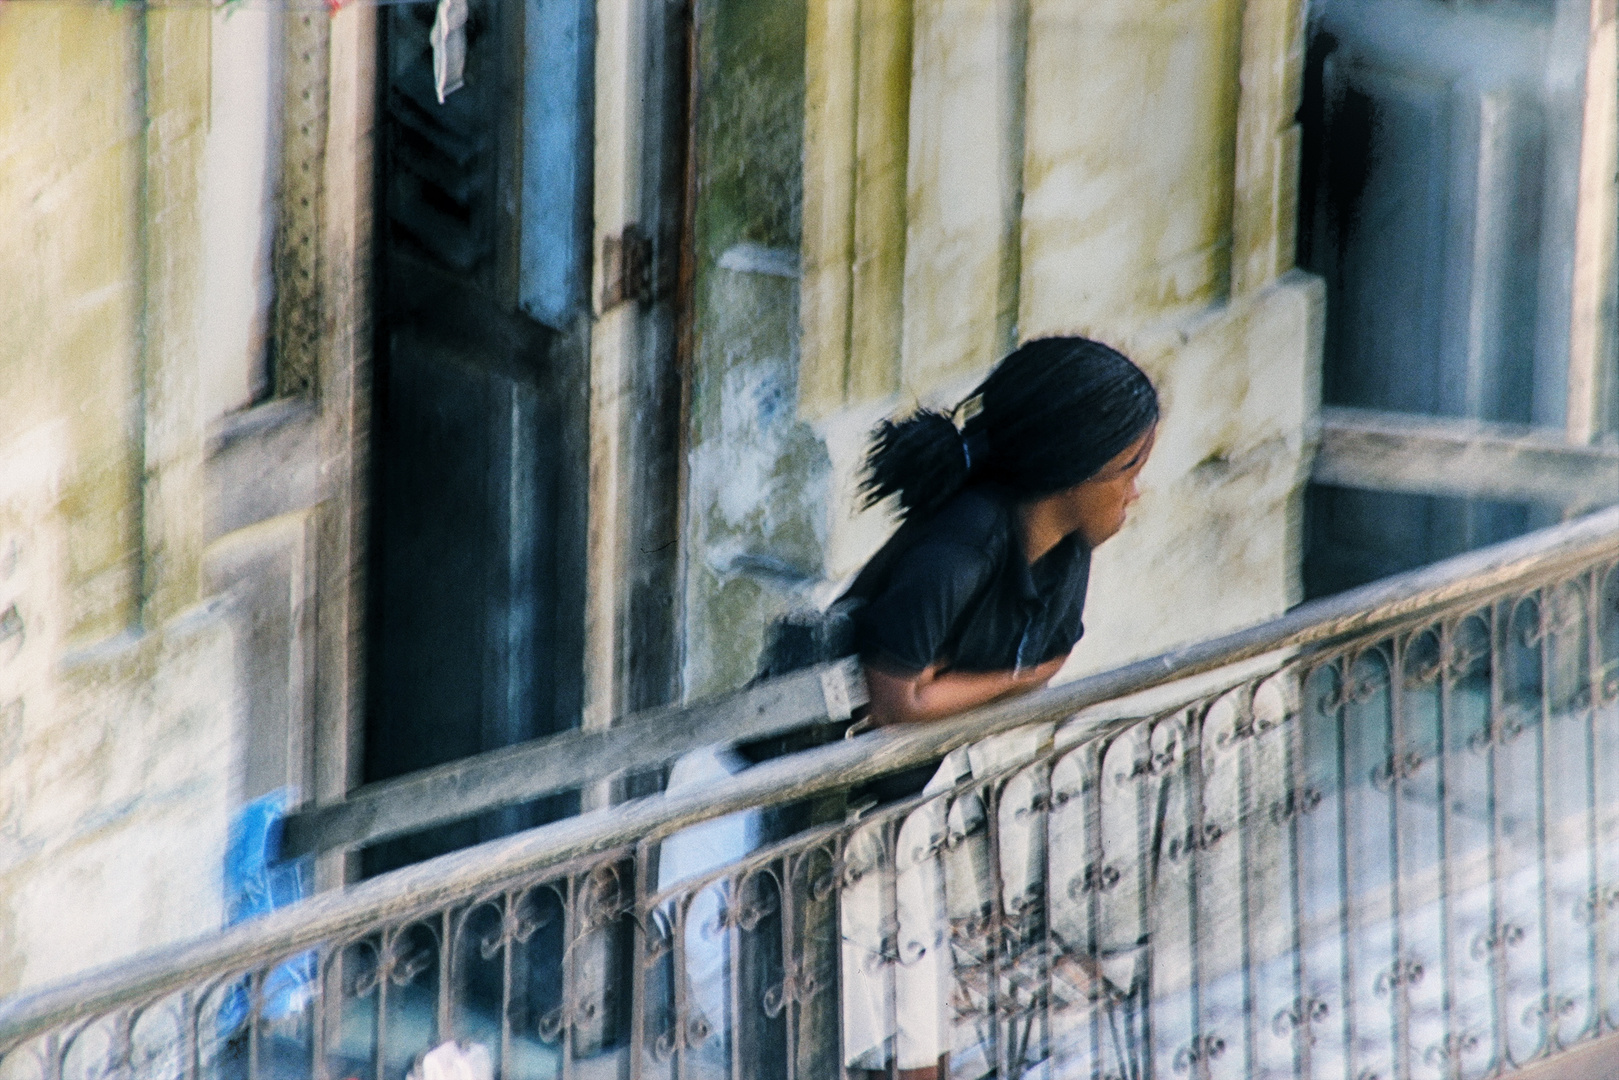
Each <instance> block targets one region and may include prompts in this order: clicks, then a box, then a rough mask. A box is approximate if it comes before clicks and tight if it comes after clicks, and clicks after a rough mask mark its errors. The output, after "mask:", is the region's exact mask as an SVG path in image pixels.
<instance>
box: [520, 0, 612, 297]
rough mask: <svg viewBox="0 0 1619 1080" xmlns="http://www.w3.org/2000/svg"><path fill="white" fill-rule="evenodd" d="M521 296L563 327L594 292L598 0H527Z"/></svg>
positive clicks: (524, 71) (525, 19)
mask: <svg viewBox="0 0 1619 1080" xmlns="http://www.w3.org/2000/svg"><path fill="white" fill-rule="evenodd" d="M523 30H524V32H523V37H524V70H523V187H522V198H523V205H522V222H523V226H522V228H523V232H522V252H521V262H520V266H519V279H518V289H519V301H520V303H521V304H522V307H523V310H524V311H525V312H527V313H528V314H529V315H530V316H532V317H533V318H535V319H538V320H539V321H540V322H542V323H545V324H546V325H547V326H552V327H555V328H557V329H564V328H565V327H566V326H567V325H568V324H569V323H570V322H571V321H572V320H573V317H574V316H575V314H576V313H577V312H578V311H579V310H580V309H581V308H582V307H583V305H584V304H585V302H586V301H587V299H588V296H589V290H588V282H589V277H588V275H589V268H590V226H591V206H590V180H591V165H592V162H591V145H592V143H591V130H592V120H593V110H594V101H595V94H594V81H595V62H594V61H595V54H596V20H595V3H594V2H593V0H527V2H526V4H525V5H524V26H523Z"/></svg>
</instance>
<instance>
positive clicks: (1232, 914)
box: [0, 510, 1619, 1080]
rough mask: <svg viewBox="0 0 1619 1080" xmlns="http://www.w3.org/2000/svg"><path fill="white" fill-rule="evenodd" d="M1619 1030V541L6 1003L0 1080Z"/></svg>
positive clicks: (614, 1065)
mask: <svg viewBox="0 0 1619 1080" xmlns="http://www.w3.org/2000/svg"><path fill="white" fill-rule="evenodd" d="M1193 676H1196V678H1192V677H1193ZM941 759H942V760H943V762H944V765H943V766H942V767H941V768H940V770H939V771H938V772H937V773H936V774H935V776H934V780H933V782H932V783H931V784H930V785H929V786H928V787H927V788H926V789H925V790H923V792H922V793H921V794H918V795H913V796H911V797H908V798H905V799H902V800H899V801H893V802H889V803H886V804H884V803H876V804H875V805H874V804H873V803H872V802H871V800H869V799H865V798H864V797H863V796H862V785H867V784H869V783H870V782H872V781H874V780H878V779H879V778H881V777H884V776H887V775H890V774H893V773H895V772H897V771H899V770H903V769H908V768H914V767H917V766H922V765H927V764H929V763H932V762H937V761H940V760H941ZM761 837H762V838H764V839H763V841H761V840H760V838H761ZM772 837H783V838H782V839H774V840H772V839H770V838H772ZM1616 1027H1619V510H1609V511H1604V512H1602V513H1600V514H1596V515H1592V516H1590V517H1587V518H1584V519H1582V520H1579V521H1575V522H1571V523H1568V524H1565V525H1562V526H1559V527H1557V528H1554V529H1550V530H1547V531H1544V532H1542V533H1538V534H1535V535H1533V536H1530V537H1526V538H1524V539H1522V540H1518V541H1514V542H1512V543H1509V544H1504V545H1500V546H1498V547H1496V548H1493V549H1489V550H1487V551H1482V552H1476V553H1473V554H1471V555H1467V556H1463V557H1461V558H1458V559H1455V560H1451V561H1449V562H1446V563H1443V564H1439V565H1437V566H1434V567H1430V568H1428V569H1425V570H1422V571H1418V572H1416V573H1412V574H1407V575H1403V576H1401V577H1398V578H1392V579H1389V580H1387V581H1384V582H1381V583H1379V584H1377V585H1375V586H1371V587H1368V588H1366V589H1362V590H1358V591H1356V592H1353V593H1347V594H1343V595H1341V596H1338V597H1334V598H1332V599H1330V600H1327V601H1322V602H1316V603H1312V604H1307V605H1304V606H1302V607H1300V608H1298V609H1296V610H1295V611H1293V612H1291V613H1290V614H1288V615H1287V616H1285V617H1283V618H1280V619H1277V620H1275V621H1273V622H1270V623H1267V624H1264V625H1261V626H1258V627H1254V628H1251V629H1248V630H1245V631H1242V632H1239V633H1237V634H1233V635H1229V636H1227V637H1223V638H1219V639H1216V640H1211V641H1206V642H1201V643H1199V644H1197V645H1194V646H1191V647H1188V648H1185V649H1181V650H1178V651H1176V652H1172V653H1169V654H1166V655H1164V656H1161V657H1157V658H1155V659H1153V660H1149V661H1143V662H1141V663H1138V664H1134V665H1131V666H1129V667H1126V668H1122V669H1119V670H1117V671H1113V672H1109V673H1106V674H1103V675H1098V676H1095V677H1091V678H1087V679H1083V680H1080V681H1078V682H1075V683H1071V684H1068V685H1066V686H1063V687H1058V688H1054V689H1051V690H1048V691H1044V692H1042V693H1040V694H1038V695H1034V696H1031V697H1028V698H1025V699H1022V700H1019V701H1016V702H1011V703H1007V704H1004V705H1001V706H997V707H994V708H989V709H984V710H980V711H978V712H975V713H973V714H970V715H967V716H963V717H960V718H957V719H953V720H950V721H945V722H941V723H938V724H932V725H926V726H922V727H917V728H914V729H907V730H892V729H891V730H883V731H879V732H876V733H873V734H870V735H866V736H862V737H860V738H858V739H853V740H849V741H845V742H842V743H839V744H836V745H832V746H827V747H822V748H820V749H817V750H813V751H809V752H806V753H803V754H798V755H793V756H791V757H786V758H781V759H777V760H775V761H770V762H767V763H765V764H763V765H759V766H756V767H754V768H752V769H749V770H747V771H745V772H743V773H741V774H739V775H737V776H735V777H732V778H731V779H729V780H725V781H722V782H719V783H716V784H713V785H710V786H708V787H706V788H704V789H701V790H693V791H688V792H679V791H675V792H669V793H665V794H663V795H660V796H656V797H653V798H649V799H643V800H639V801H637V802H633V803H629V804H626V805H623V806H619V807H614V808H612V809H610V810H606V811H600V812H596V813H592V814H587V815H583V816H581V817H578V818H573V819H569V820H566V821H562V822H558V823H556V824H552V825H548V826H545V827H543V828H539V829H535V830H532V831H530V832H527V833H524V834H520V835H517V836H514V837H510V838H507V839H504V840H499V841H495V842H492V843H489V844H485V845H482V846H480V847H478V848H473V849H469V850H467V851H464V852H460V853H456V854H453V855H448V856H444V857H442V858H439V859H435V860H433V861H431V862H427V863H423V864H420V865H418V866H414V867H411V868H408V869H405V870H401V871H397V872H394V873H392V874H388V875H385V876H383V877H379V878H376V879H373V880H371V881H368V882H365V883H363V884H361V885H358V886H356V887H353V888H351V889H349V890H346V891H344V892H341V893H333V894H326V895H321V896H318V897H315V898H314V899H311V900H308V901H306V902H304V903H302V904H300V905H298V906H297V907H295V908H292V909H287V910H284V911H281V912H277V913H275V914H273V915H271V916H269V917H267V918H265V919H263V920H261V921H259V922H256V923H253V924H249V925H244V926H240V927H237V928H235V929H232V930H230V931H228V932H226V933H223V934H220V935H218V936H216V937H213V938H210V939H207V940H204V941H199V942H197V943H194V944H191V945H186V946H182V947H179V948H176V949H172V950H169V951H166V952H163V953H159V954H154V955H152V956H149V957H146V958H144V959H141V960H137V961H134V962H131V963H128V964H124V965H120V966H118V967H115V968H112V969H109V970H106V971H104V972H101V973H96V974H92V975H89V976H86V977H84V978H82V979H80V980H77V981H75V982H73V983H70V984H67V985H64V986H61V987H57V988H52V989H47V990H43V991H40V992H38V993H36V994H33V995H31V996H29V997H25V998H20V999H15V1000H13V1001H11V1002H8V1003H5V1004H4V1005H3V1006H0V1054H3V1056H0V1080H100V1078H101V1077H112V1076H116V1077H120V1078H134V1077H163V1078H169V1077H172V1078H174V1080H182V1078H184V1080H193V1078H203V1077H207V1078H213V1077H218V1078H221V1080H224V1078H227V1077H228V1078H232V1080H235V1078H241V1080H260V1078H265V1080H268V1078H272V1077H275V1078H279V1077H305V1076H309V1077H321V1078H330V1080H347V1078H350V1077H353V1078H365V1080H371V1078H376V1080H401V1078H402V1077H404V1076H405V1075H406V1074H407V1073H408V1072H409V1071H410V1070H411V1069H412V1068H413V1066H414V1065H415V1063H416V1062H418V1061H419V1059H420V1058H421V1056H422V1054H423V1053H424V1052H425V1051H427V1050H428V1049H430V1048H432V1047H434V1046H437V1045H439V1044H441V1043H442V1042H444V1041H446V1040H450V1039H457V1040H462V1045H463V1046H464V1047H467V1048H468V1049H469V1050H470V1049H471V1044H478V1045H479V1046H481V1047H482V1051H479V1053H485V1052H486V1053H487V1054H488V1056H489V1060H490V1062H491V1063H492V1067H493V1070H494V1075H495V1076H497V1077H500V1078H502V1080H529V1078H542V1077H547V1078H548V1077H578V1078H581V1080H584V1078H590V1077H597V1076H603V1077H606V1076H612V1077H626V1076H628V1077H660V1078H661V1077H671V1078H673V1077H699V1076H700V1077H710V1076H712V1077H738V1078H741V1077H747V1078H756V1077H783V1078H802V1080H819V1078H823V1077H835V1076H839V1075H846V1074H847V1072H848V1071H849V1070H851V1069H871V1070H876V1071H879V1072H891V1071H892V1070H894V1069H896V1068H912V1067H916V1066H918V1065H922V1064H926V1063H928V1062H929V1061H930V1060H936V1058H935V1055H941V1054H942V1055H948V1067H949V1073H950V1075H951V1076H957V1077H980V1076H985V1075H996V1076H1000V1077H1042V1078H1057V1077H1087V1078H1092V1080H1100V1078H1120V1080H1137V1078H1145V1077H1159V1078H1163V1080H1170V1078H1174V1077H1181V1076H1186V1077H1201V1078H1215V1077H1244V1078H1248V1077H1257V1078H1271V1077H1275V1078H1280V1077H1339V1078H1344V1080H1372V1078H1374V1077H1375V1078H1378V1080H1395V1078H1400V1077H1411V1078H1426V1077H1435V1078H1443V1077H1457V1078H1473V1077H1485V1076H1494V1075H1498V1074H1500V1073H1504V1072H1509V1071H1512V1070H1513V1069H1516V1068H1519V1067H1522V1066H1524V1065H1526V1064H1528V1063H1530V1062H1533V1061H1537V1060H1544V1059H1547V1058H1549V1057H1553V1056H1555V1055H1556V1054H1558V1053H1559V1052H1560V1051H1562V1050H1564V1049H1567V1048H1570V1047H1573V1046H1575V1045H1577V1044H1581V1043H1583V1042H1586V1041H1589V1040H1592V1039H1594V1038H1596V1037H1598V1036H1600V1035H1602V1034H1605V1033H1607V1032H1609V1031H1612V1030H1614V1029H1615V1028H1616Z"/></svg>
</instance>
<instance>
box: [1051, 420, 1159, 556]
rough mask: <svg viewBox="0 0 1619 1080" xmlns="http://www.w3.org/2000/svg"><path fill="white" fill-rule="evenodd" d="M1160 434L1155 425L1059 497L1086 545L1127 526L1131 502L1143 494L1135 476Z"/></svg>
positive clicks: (1099, 540) (1092, 545)
mask: <svg viewBox="0 0 1619 1080" xmlns="http://www.w3.org/2000/svg"><path fill="white" fill-rule="evenodd" d="M1157 437H1158V425H1157V424H1153V425H1152V426H1151V427H1149V428H1148V429H1147V430H1146V432H1145V433H1144V434H1143V435H1142V436H1141V438H1139V439H1137V440H1136V441H1135V442H1133V443H1131V444H1130V445H1129V446H1126V447H1125V448H1124V449H1123V450H1120V451H1119V453H1118V454H1117V455H1116V456H1115V457H1114V458H1113V460H1112V461H1109V462H1108V463H1107V464H1106V465H1104V466H1102V471H1101V472H1099V473H1097V474H1096V475H1095V476H1093V477H1091V478H1090V479H1089V480H1086V481H1085V482H1084V483H1081V484H1075V485H1074V486H1073V487H1071V488H1069V489H1068V490H1067V491H1064V492H1060V493H1058V495H1057V496H1056V498H1057V499H1060V500H1061V504H1062V508H1063V511H1064V515H1063V516H1064V517H1065V518H1066V519H1067V521H1066V524H1067V525H1068V526H1069V531H1071V532H1077V533H1078V534H1079V537H1080V539H1081V540H1083V541H1085V544H1086V546H1087V547H1092V548H1094V547H1096V546H1097V545H1098V544H1100V543H1101V542H1102V541H1104V540H1106V539H1108V538H1109V537H1111V536H1113V534H1115V533H1117V532H1118V531H1119V530H1120V529H1122V528H1124V519H1125V515H1126V513H1127V512H1128V511H1129V509H1130V505H1131V504H1132V503H1134V502H1135V501H1136V500H1137V499H1138V498H1140V497H1141V492H1140V491H1138V490H1137V489H1136V477H1138V476H1140V475H1141V467H1142V466H1143V465H1145V464H1147V457H1148V455H1150V454H1151V453H1152V444H1153V442H1154V440H1156V439H1157Z"/></svg>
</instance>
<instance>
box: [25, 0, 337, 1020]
mask: <svg viewBox="0 0 1619 1080" xmlns="http://www.w3.org/2000/svg"><path fill="white" fill-rule="evenodd" d="M345 17H347V18H349V19H350V22H351V24H353V25H358V23H357V22H355V21H354V20H353V19H352V17H348V16H345ZM283 19H284V17H283V16H282V15H281V14H280V13H279V12H270V11H258V10H243V11H239V12H234V13H231V14H229V15H227V14H224V13H220V14H215V13H213V12H210V11H209V10H208V9H206V8H200V7H184V6H181V7H170V8H153V9H150V10H147V11H142V10H141V9H139V8H135V7H130V8H125V9H122V10H120V9H116V8H109V7H105V6H90V5H76V4H75V5H68V4H62V5H50V4H39V5H32V4H31V5H17V4H9V5H5V6H4V8H0V220H4V221H5V222H6V226H5V228H4V229H0V326H3V327H4V328H5V332H4V334H0V418H3V421H0V994H6V993H10V992H12V991H15V990H17V989H19V988H21V987H24V986H29V985H33V984H37V983H39V982H41V981H44V980H49V979H54V978H59V977H62V976H64V975H67V974H70V973H72V972H74V971H76V970H78V969H81V968H83V967H86V966H91V965H94V964H99V963H105V962H108V961H111V960H115V959H118V958H120V957H123V956H127V955H129V954H130V953H132V952H135V951H138V950H141V949H145V948H150V947H152V946H155V945H158V944H162V943H166V942H169V941H173V940H175V939H178V938H184V937H191V936H195V935H196V934H198V933H199V932H204V931H207V930H209V929H212V928H214V927H217V926H218V925H219V924H220V922H221V919H222V912H223V909H222V899H223V896H222V884H223V875H222V868H223V853H224V845H225V840H226V836H227V832H228V828H229V823H230V819H231V816H232V813H233V812H234V809H235V808H236V807H237V806H239V805H240V803H241V801H242V800H243V799H244V798H245V797H249V796H251V795H255V794H258V793H260V792H261V791H263V790H267V789H269V788H272V787H280V786H283V785H286V784H289V783H291V784H294V785H297V784H299V783H300V782H301V781H302V780H303V779H304V778H305V777H306V776H307V775H308V770H307V768H306V765H307V762H306V761H305V760H303V757H305V756H307V754H306V749H307V744H308V739H307V738H306V737H305V735H304V732H303V731H302V730H301V729H299V725H301V724H304V723H305V722H306V714H307V712H308V711H309V710H308V709H307V708H306V706H305V704H304V703H303V702H302V701H301V700H293V699H299V698H301V697H303V696H305V695H306V694H307V688H308V687H309V686H310V685H311V684H312V681H313V675H312V674H311V672H312V668H313V665H312V663H310V662H309V658H308V656H307V655H306V653H307V652H308V651H309V650H308V647H309V644H310V639H311V637H312V635H313V629H312V627H313V608H314V603H313V600H312V597H313V595H314V593H315V581H316V579H317V578H318V576H319V575H318V574H317V573H316V572H315V567H316V562H315V559H314V553H315V552H316V550H317V549H318V548H322V547H324V548H327V549H329V548H331V547H332V545H331V544H329V543H327V542H325V541H323V540H322V539H321V535H322V531H323V530H324V531H325V532H328V533H330V532H333V531H336V530H337V529H338V528H340V526H341V523H340V522H337V523H333V522H331V521H330V520H323V519H322V518H321V516H320V513H319V511H318V507H317V509H316V510H315V511H311V509H310V508H311V505H312V504H317V503H318V502H319V500H321V499H322V498H326V499H327V500H328V503H330V502H331V499H332V496H333V493H334V491H338V489H337V488H336V487H335V486H334V485H336V484H337V483H338V481H339V480H341V479H342V477H343V476H344V475H345V469H343V468H332V467H327V468H317V467H316V466H317V465H318V464H319V463H320V452H321V448H322V442H323V439H324V440H327V441H329V435H330V432H331V431H332V430H334V426H335V425H337V424H338V422H339V420H340V419H341V415H342V412H343V409H344V408H345V407H346V406H347V405H348V404H351V403H352V399H353V395H352V393H351V392H350V391H349V390H348V389H347V388H346V387H345V385H344V384H343V381H342V380H339V379H331V378H328V379H326V381H325V384H324V386H323V389H324V390H325V391H326V395H327V396H326V398H325V400H324V401H322V402H319V403H317V402H315V401H312V400H311V401H305V402H302V403H300V402H298V401H278V402H264V403H263V404H256V403H258V402H260V401H261V400H262V399H263V396H264V394H265V393H266V392H267V389H268V383H269V374H270V372H269V366H268V359H267V351H266V341H267V339H268V335H269V333H270V330H269V325H270V318H271V309H272V298H273V294H274V289H273V284H272V280H271V274H270V265H269V263H270V259H269V249H270V246H271V243H272V240H273V236H274V230H275V226H276V221H277V212H278V211H277V206H278V199H277V192H276V182H275V178H276V177H277V176H279V175H280V173H281V162H280V161H279V154H280V148H279V143H278V137H279V136H278V125H279V117H280V116H281V112H282V102H281V95H282V89H283V88H282V82H281V71H280V67H281V59H280V58H281V55H282V48H283V46H282V42H281V37H282V26H283ZM322 19H324V17H322ZM336 24H337V23H336V21H334V25H336ZM350 36H351V37H352V36H353V34H352V26H351V30H350ZM318 89H319V90H321V91H324V89H325V85H324V83H322V85H321V86H320V87H319V88H318ZM353 159H354V155H353V154H352V153H351V154H350V155H349V160H350V161H352V160H353ZM310 165H311V167H312V168H315V169H317V170H318V169H319V167H320V165H321V162H320V161H318V160H314V161H311V162H310ZM362 166H363V163H362ZM327 184H328V187H330V186H332V185H331V177H327ZM339 186H341V185H339ZM351 186H352V185H351ZM363 202H364V200H363V198H362V204H363ZM347 209H348V211H349V216H350V217H351V218H354V219H355V221H356V222H359V223H363V220H364V219H363V215H355V214H354V213H353V210H354V208H353V207H352V206H351V207H348V208H347ZM340 232H341V233H342V235H344V236H347V237H349V241H348V244H349V247H351V248H352V246H353V244H352V232H351V230H348V229H344V230H341V231H340ZM352 269H353V267H352V265H350V266H343V265H342V263H341V261H340V260H339V261H338V262H337V263H336V264H334V270H338V271H341V272H342V273H343V274H345V275H347V276H352ZM351 291H352V290H351ZM341 311H342V309H341V306H340V305H334V313H341ZM351 366H352V365H351ZM317 413H318V414H319V415H320V416H321V417H322V419H321V420H320V421H319V422H318V423H317V422H316V421H315V419H314V418H315V417H316V416H317ZM289 431H291V433H292V435H293V438H292V439H291V440H288V439H287V438H286V435H287V433H288V432H289ZM278 434H279V435H280V436H281V438H280V441H279V442H278V441H277V439H276V436H277V435H278ZM340 464H341V463H340ZM338 494H339V496H341V492H340V491H339V492H338ZM337 501H342V500H341V497H339V498H338V499H337ZM321 505H326V504H321ZM332 516H333V515H331V514H327V515H326V519H330V518H331V517H332ZM339 516H340V515H339ZM332 628H333V630H335V631H338V632H339V633H341V632H342V623H341V621H334V622H333V623H332ZM337 660H338V664H337V666H338V667H339V668H342V666H343V665H342V656H341V654H339V655H338V657H337ZM345 678H346V673H345ZM271 714H276V715H271ZM267 737H268V739H269V740H270V742H271V743H274V742H276V741H277V740H279V741H280V743H281V744H282V745H269V746H266V745H265V742H266V738H267Z"/></svg>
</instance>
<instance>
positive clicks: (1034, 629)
mask: <svg viewBox="0 0 1619 1080" xmlns="http://www.w3.org/2000/svg"><path fill="white" fill-rule="evenodd" d="M1016 506H1017V504H1016V501H1015V499H1014V497H1013V495H1012V493H1011V492H1010V491H1008V490H1007V489H1005V488H1002V487H1000V486H998V485H990V484H978V485H974V486H973V487H969V488H967V489H966V490H964V491H962V492H961V494H959V495H957V496H956V497H955V498H954V499H952V500H951V501H950V502H949V503H947V504H946V505H945V507H944V509H942V510H940V511H939V512H938V513H937V514H935V515H934V516H933V517H931V518H929V519H927V520H925V521H922V522H917V523H907V524H906V525H905V526H904V527H903V528H902V529H901V530H900V532H899V533H897V534H896V535H895V537H894V540H893V541H890V548H885V549H884V550H883V551H881V552H879V553H878V555H877V556H876V557H874V558H873V560H872V563H871V564H869V571H870V573H862V574H861V577H860V579H859V580H857V581H856V584H855V586H854V587H853V588H852V589H851V593H854V592H855V591H856V590H858V595H857V596H856V598H857V599H862V598H863V599H864V603H863V604H861V605H860V606H859V607H858V608H856V609H855V611H854V612H853V613H852V618H853V621H854V627H855V642H856V645H857V647H858V648H859V651H860V656H861V658H862V659H863V660H864V661H865V662H866V663H868V664H871V665H873V666H875V667H877V668H880V669H883V670H888V671H893V672H896V673H899V672H918V671H921V670H922V669H923V668H925V667H928V666H929V665H931V664H939V665H940V666H941V668H943V669H945V670H955V671H1011V670H1016V669H1020V668H1029V667H1035V666H1037V665H1039V664H1042V663H1044V662H1045V661H1047V660H1050V659H1052V658H1053V657H1057V656H1061V655H1063V654H1064V653H1066V652H1068V651H1069V650H1070V649H1072V648H1073V647H1074V643H1075V642H1077V641H1078V640H1079V639H1080V637H1081V636H1082V635H1083V634H1084V633H1085V625H1084V623H1083V621H1082V619H1081V616H1082V615H1083V614H1084V611H1085V588H1086V585H1087V584H1088V583H1089V581H1090V567H1091V557H1090V551H1089V549H1088V548H1086V547H1085V545H1084V543H1083V542H1082V541H1081V540H1080V539H1079V537H1078V536H1077V535H1071V536H1069V537H1067V538H1066V539H1064V540H1063V541H1062V542H1061V543H1059V544H1058V545H1057V546H1056V547H1054V548H1052V549H1051V550H1050V551H1048V552H1046V554H1044V555H1042V556H1041V557H1040V559H1039V561H1037V562H1036V563H1035V564H1034V565H1033V566H1030V565H1029V562H1028V559H1027V558H1025V556H1024V554H1023V541H1022V539H1021V536H1020V530H1019V528H1018V521H1017V515H1016Z"/></svg>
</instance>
